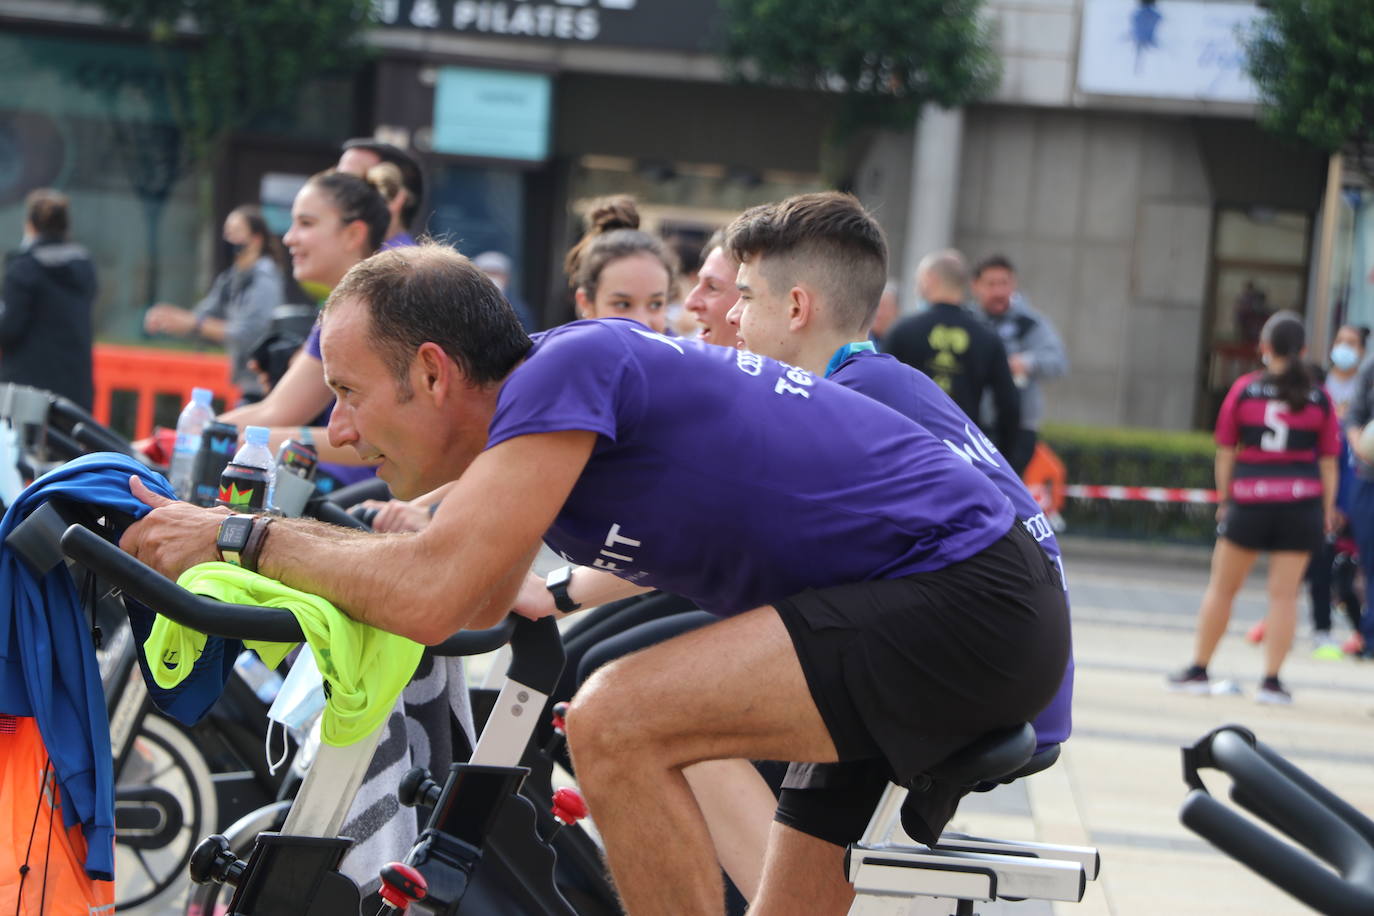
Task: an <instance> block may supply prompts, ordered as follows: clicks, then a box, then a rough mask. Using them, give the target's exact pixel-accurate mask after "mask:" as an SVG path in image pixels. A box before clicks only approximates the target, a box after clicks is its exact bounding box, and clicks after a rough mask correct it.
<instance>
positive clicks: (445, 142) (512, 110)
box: [433, 67, 553, 162]
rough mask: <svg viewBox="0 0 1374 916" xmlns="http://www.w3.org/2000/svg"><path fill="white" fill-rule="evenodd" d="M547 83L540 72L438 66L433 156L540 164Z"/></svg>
mask: <svg viewBox="0 0 1374 916" xmlns="http://www.w3.org/2000/svg"><path fill="white" fill-rule="evenodd" d="M552 82H553V81H552V79H551V78H550V77H549V75H548V74H546V73H518V72H514V71H510V70H483V69H478V68H475V67H441V68H440V69H439V82H438V85H436V86H435V89H434V139H433V144H434V151H435V152H436V153H449V154H451V155H454V156H480V157H482V158H484V159H516V160H520V161H524V162H542V161H543V160H545V159H547V158H548V157H549V112H550V110H551V106H552V95H553V90H552Z"/></svg>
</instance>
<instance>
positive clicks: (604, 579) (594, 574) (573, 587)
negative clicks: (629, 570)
mask: <svg viewBox="0 0 1374 916" xmlns="http://www.w3.org/2000/svg"><path fill="white" fill-rule="evenodd" d="M649 591H653V589H651V588H647V587H645V586H643V585H635V584H634V583H633V582H627V581H626V580H624V579H622V578H620V577H619V576H617V575H614V574H612V573H608V572H606V571H605V570H603V569H593V568H592V567H590V566H576V567H573V573H572V579H571V580H570V581H569V582H568V597H569V598H571V599H572V600H573V601H574V602H576V603H577V604H580V605H582V606H583V607H584V608H588V607H598V606H600V605H603V604H607V603H609V602H611V601H619V600H620V599H621V598H633V597H634V596H635V595H642V594H644V593H645V592H649Z"/></svg>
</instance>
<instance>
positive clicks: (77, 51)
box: [0, 34, 200, 340]
mask: <svg viewBox="0 0 1374 916" xmlns="http://www.w3.org/2000/svg"><path fill="white" fill-rule="evenodd" d="M165 79H166V77H165V75H164V71H163V70H162V67H161V65H160V63H159V62H158V61H157V60H154V59H152V57H151V56H150V54H149V52H148V49H147V48H144V47H140V46H137V45H132V44H116V43H103V42H94V41H74V40H69V39H57V38H45V37H35V36H29V35H23V36H21V35H16V34H3V35H0V232H3V233H5V234H6V235H8V236H9V238H11V239H13V240H14V242H17V241H18V239H19V234H20V230H21V227H22V224H23V218H24V212H23V209H24V196H25V195H26V194H27V193H28V192H29V191H30V190H32V189H33V188H37V187H54V188H57V189H59V190H61V191H63V192H64V193H66V194H67V195H68V196H69V197H70V198H71V221H72V237H73V239H74V240H75V241H77V242H80V243H81V244H82V245H85V246H86V247H87V248H88V249H89V250H90V252H91V255H92V257H93V259H94V260H95V264H96V270H97V272H98V281H99V294H98V296H97V298H96V305H95V327H96V334H97V335H98V336H99V337H101V338H104V339H118V340H133V339H137V338H138V337H139V326H140V322H141V316H142V312H143V309H144V308H145V307H146V306H147V305H148V304H149V303H151V302H153V301H155V300H169V301H174V302H181V303H190V302H193V301H194V299H193V298H192V297H193V296H194V295H195V292H196V290H195V287H196V273H197V270H196V268H197V258H196V254H197V252H196V250H195V240H196V239H197V238H199V235H198V230H199V228H200V221H199V220H198V218H197V212H196V200H195V187H194V182H193V180H192V179H191V177H190V175H189V174H188V172H187V170H186V168H185V156H184V151H183V149H182V143H181V134H180V131H178V130H177V128H176V125H175V123H174V122H173V120H172V117H171V115H170V112H169V110H168V108H167V105H166V96H165V92H164V91H163V88H164V87H165V85H166V84H165V82H164V80H165ZM5 247H10V246H9V245H7V246H5Z"/></svg>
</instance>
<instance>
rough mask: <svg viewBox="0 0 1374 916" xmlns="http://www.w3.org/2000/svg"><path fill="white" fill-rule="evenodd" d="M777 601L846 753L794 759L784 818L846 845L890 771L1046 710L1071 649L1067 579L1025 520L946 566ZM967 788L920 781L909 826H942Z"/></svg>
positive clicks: (928, 832) (936, 829)
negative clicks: (828, 758) (925, 787)
mask: <svg viewBox="0 0 1374 916" xmlns="http://www.w3.org/2000/svg"><path fill="white" fill-rule="evenodd" d="M775 606H776V607H777V609H778V613H779V615H780V616H781V617H782V620H783V623H784V624H785V625H786V626H787V630H788V633H789V634H790V635H791V637H792V644H793V646H794V647H795V649H796V652H797V657H798V659H800V661H801V666H802V670H803V672H804V673H805V675H806V682H807V686H808V687H809V688H810V690H811V696H812V699H814V700H815V702H816V706H817V708H818V709H819V710H820V713H821V717H822V718H823V719H824V720H825V724H826V727H827V728H828V729H829V731H830V736H831V738H832V739H833V740H834V742H835V747H836V749H837V751H838V752H839V757H840V763H838V764H814V763H812V764H807V763H802V764H793V765H792V766H791V768H790V769H789V771H788V775H787V779H786V781H785V782H784V783H783V793H782V798H781V800H780V802H779V806H778V812H777V815H776V819H777V820H778V821H779V822H781V823H783V824H786V825H788V826H791V827H794V828H796V829H798V830H801V831H802V832H804V833H808V834H810V835H812V836H816V837H819V838H821V839H823V840H826V841H827V842H830V843H834V844H835V845H837V846H844V845H848V844H849V843H851V842H853V841H854V840H856V839H858V838H859V836H860V835H861V834H862V833H863V829H864V827H865V825H866V824H867V823H868V820H869V817H870V816H871V815H872V814H873V809H874V807H875V806H876V804H877V800H878V796H879V795H880V794H881V793H882V790H883V788H884V787H885V786H886V784H887V782H888V781H889V780H891V781H896V782H899V783H904V784H905V783H909V782H910V781H911V780H912V779H913V778H914V777H916V776H917V775H919V774H921V773H923V772H924V771H925V770H926V769H928V768H929V767H931V766H932V765H934V764H936V763H938V762H939V761H941V760H943V759H945V758H946V757H948V756H949V755H950V754H952V753H954V752H955V751H957V750H959V749H960V748H962V747H965V746H966V745H968V744H969V743H971V742H972V741H973V740H975V739H976V738H978V737H980V736H982V735H984V734H986V733H987V732H990V731H993V730H995V729H998V728H1003V727H1006V726H1009V725H1017V724H1019V723H1022V722H1029V721H1031V720H1032V719H1033V718H1035V716H1036V714H1037V713H1039V712H1040V711H1041V710H1042V709H1044V708H1045V707H1046V706H1047V705H1049V702H1050V700H1051V699H1052V698H1053V697H1054V695H1055V692H1056V691H1057V690H1058V689H1059V684H1060V682H1061V681H1062V679H1063V676H1064V669H1065V666H1066V665H1067V664H1068V659H1069V617H1068V607H1067V604H1066V601H1065V597H1064V587H1063V583H1062V582H1061V581H1060V578H1059V573H1058V571H1057V570H1056V568H1055V566H1054V564H1053V563H1051V562H1050V559H1049V557H1048V556H1047V555H1046V554H1045V552H1044V551H1043V550H1042V549H1041V548H1040V546H1039V545H1037V544H1036V543H1035V540H1034V539H1033V538H1032V537H1031V535H1030V534H1028V533H1027V532H1026V531H1025V529H1024V528H1022V526H1021V525H1019V524H1018V525H1014V526H1013V527H1012V530H1011V531H1010V532H1008V533H1007V534H1006V535H1005V536H1004V537H1003V538H1001V539H1000V540H998V541H997V542H996V543H994V544H993V545H992V546H990V547H988V548H987V549H985V550H983V551H982V552H980V553H977V554H975V555H974V556H972V557H970V558H968V559H967V560H964V561H962V562H959V563H956V564H954V565H952V566H949V567H947V568H945V569H939V570H935V571H932V572H926V573H918V574H916V575H912V576H907V577H905V578H901V579H890V580H884V581H876V582H861V583H857V584H854V585H843V586H838V587H836V588H828V589H822V590H819V591H808V592H803V593H802V594H800V595H796V596H793V597H792V598H789V599H787V600H785V601H781V602H778V603H777V604H776V605H775ZM961 795H962V792H947V793H941V792H939V791H936V792H926V793H924V794H922V795H921V796H920V797H918V793H914V792H913V793H912V797H911V801H910V803H909V804H910V806H911V807H910V808H909V809H908V810H907V811H906V812H905V813H914V814H915V815H916V822H915V823H914V824H911V823H909V824H908V828H907V829H908V832H911V831H912V830H913V829H915V830H916V833H915V834H913V836H915V837H916V839H920V840H933V839H934V838H935V837H938V835H939V833H940V831H941V830H943V829H944V826H945V823H947V822H948V820H949V818H950V816H952V815H953V813H954V807H955V806H956V805H957V803H958V799H959V797H960V796H961ZM903 820H904V822H909V821H911V818H907V817H904V819H903ZM922 825H924V826H925V827H926V828H927V829H924V830H923V829H921V827H922ZM917 834H921V835H917Z"/></svg>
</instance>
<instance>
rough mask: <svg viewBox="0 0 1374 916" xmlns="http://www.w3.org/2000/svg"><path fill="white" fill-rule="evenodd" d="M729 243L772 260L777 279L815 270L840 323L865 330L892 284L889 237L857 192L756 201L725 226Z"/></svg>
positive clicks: (738, 256)
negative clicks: (886, 289) (885, 286)
mask: <svg viewBox="0 0 1374 916" xmlns="http://www.w3.org/2000/svg"><path fill="white" fill-rule="evenodd" d="M726 249H727V250H728V251H729V252H730V255H731V257H733V258H734V259H735V260H736V261H739V262H740V263H741V264H744V263H748V262H749V261H750V260H751V259H752V258H756V257H761V258H766V259H768V261H769V262H770V266H771V267H772V269H771V270H769V269H768V268H765V271H766V272H767V273H769V274H771V276H770V277H769V281H770V283H771V282H773V277H776V276H790V275H792V274H793V272H794V271H797V272H802V273H807V272H810V276H811V277H812V278H813V279H814V281H815V283H816V284H817V286H819V287H820V289H821V290H822V291H823V292H824V294H825V297H826V300H827V301H828V302H829V303H830V305H831V308H832V310H833V312H832V320H833V321H834V323H835V325H836V326H837V327H839V328H841V329H843V330H847V331H851V332H853V333H856V334H858V333H862V332H863V331H865V330H867V328H868V326H869V325H871V324H872V323H873V316H874V314H875V313H876V312H877V310H878V300H880V299H881V298H882V295H883V286H884V285H885V284H886V283H887V239H886V237H885V236H884V235H883V228H882V226H880V225H878V221H877V220H876V219H874V218H873V215H872V214H870V213H869V212H868V211H867V210H865V209H864V206H863V204H861V203H859V199H858V198H857V197H855V196H854V195H852V194H843V193H840V192H838V191H822V192H818V193H814V194H798V195H796V196H795V197H789V198H787V199H786V200H784V201H782V202H781V203H776V204H764V205H763V206H759V207H751V208H750V209H748V210H745V211H744V212H743V213H741V214H740V215H739V216H737V217H736V218H735V221H734V222H732V223H731V224H730V228H729V229H727V230H726ZM783 261H786V263H785V264H784V263H781V262H783ZM783 270H785V271H786V272H787V273H786V274H783V273H782V271H783ZM782 282H787V281H786V280H785V279H784V280H782Z"/></svg>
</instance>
